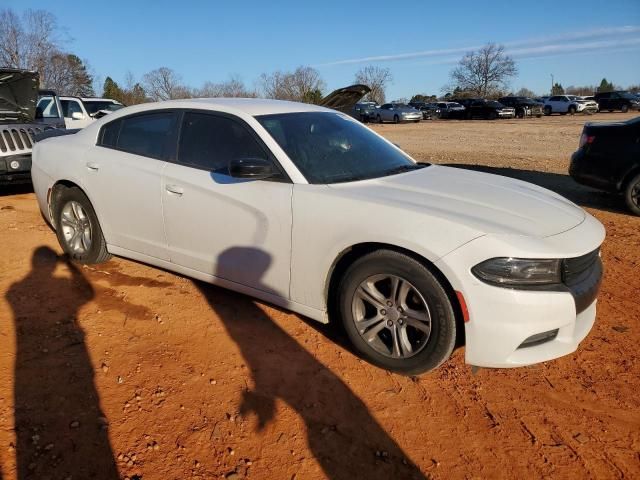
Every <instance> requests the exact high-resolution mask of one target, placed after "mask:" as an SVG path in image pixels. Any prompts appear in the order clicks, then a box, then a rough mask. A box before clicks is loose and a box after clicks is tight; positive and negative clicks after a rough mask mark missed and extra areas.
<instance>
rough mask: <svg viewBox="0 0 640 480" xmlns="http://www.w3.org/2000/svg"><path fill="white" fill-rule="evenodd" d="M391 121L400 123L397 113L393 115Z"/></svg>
mask: <svg viewBox="0 0 640 480" xmlns="http://www.w3.org/2000/svg"><path fill="white" fill-rule="evenodd" d="M393 123H400V118H399V117H398V115H394V116H393Z"/></svg>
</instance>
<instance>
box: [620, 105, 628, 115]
mask: <svg viewBox="0 0 640 480" xmlns="http://www.w3.org/2000/svg"><path fill="white" fill-rule="evenodd" d="M620 110H622V113H627V112H628V111H629V105H622V108H621V109H620Z"/></svg>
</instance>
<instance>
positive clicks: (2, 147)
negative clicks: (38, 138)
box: [0, 125, 43, 155]
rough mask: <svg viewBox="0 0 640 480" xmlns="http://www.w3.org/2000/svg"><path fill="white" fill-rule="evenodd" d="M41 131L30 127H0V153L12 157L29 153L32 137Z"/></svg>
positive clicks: (41, 129) (38, 128)
mask: <svg viewBox="0 0 640 480" xmlns="http://www.w3.org/2000/svg"><path fill="white" fill-rule="evenodd" d="M42 131H43V128H40V127H33V126H31V125H3V126H0V153H8V154H11V155H14V154H17V153H29V152H31V149H32V148H33V144H34V141H33V137H34V136H35V135H36V134H38V133H40V132H42Z"/></svg>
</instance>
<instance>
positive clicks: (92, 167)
mask: <svg viewBox="0 0 640 480" xmlns="http://www.w3.org/2000/svg"><path fill="white" fill-rule="evenodd" d="M87 168H88V169H89V170H91V171H94V172H97V171H98V170H100V165H98V164H97V163H95V162H87Z"/></svg>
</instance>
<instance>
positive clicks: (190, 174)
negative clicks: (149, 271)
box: [162, 111, 293, 297]
mask: <svg viewBox="0 0 640 480" xmlns="http://www.w3.org/2000/svg"><path fill="white" fill-rule="evenodd" d="M242 158H262V159H267V160H269V161H271V162H273V164H274V165H275V168H276V169H278V168H279V167H278V165H277V162H276V160H275V158H274V157H273V155H272V154H271V152H270V151H269V150H268V148H267V147H266V146H265V145H264V143H263V142H262V140H261V139H260V138H259V137H258V135H257V134H256V133H255V131H254V130H253V129H252V128H251V127H249V126H248V125H247V124H246V123H245V122H244V121H242V120H241V119H239V118H237V117H235V116H231V115H227V114H223V113H217V112H208V111H187V112H185V113H184V118H183V120H182V127H181V133H180V139H179V142H178V157H177V161H176V162H175V163H169V164H168V165H167V167H166V168H165V171H164V175H163V187H162V188H163V192H162V203H163V209H164V221H165V229H166V234H167V242H168V248H169V256H170V259H171V262H172V263H176V264H178V265H180V266H183V267H187V268H189V269H192V270H196V271H198V272H202V273H205V274H208V275H214V276H216V277H219V278H222V279H224V280H228V281H232V282H234V283H236V284H240V285H245V286H248V287H251V288H255V289H258V290H262V291H265V292H269V293H273V294H276V295H279V296H282V297H288V296H289V270H290V261H291V222H292V213H291V206H292V205H291V201H292V194H293V186H292V183H291V182H290V181H288V179H287V178H286V176H285V175H284V174H279V175H277V176H276V177H274V178H270V179H267V180H247V179H238V178H234V177H231V176H230V175H229V169H228V165H229V161H231V160H233V159H242Z"/></svg>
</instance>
